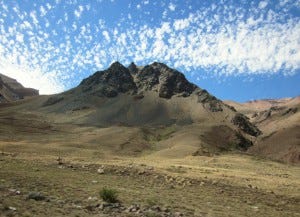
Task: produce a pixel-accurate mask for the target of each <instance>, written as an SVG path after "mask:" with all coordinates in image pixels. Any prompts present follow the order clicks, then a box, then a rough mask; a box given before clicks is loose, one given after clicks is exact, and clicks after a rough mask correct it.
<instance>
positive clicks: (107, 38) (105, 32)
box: [102, 30, 110, 42]
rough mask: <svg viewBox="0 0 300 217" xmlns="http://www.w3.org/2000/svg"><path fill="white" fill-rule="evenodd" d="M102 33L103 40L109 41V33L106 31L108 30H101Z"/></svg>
mask: <svg viewBox="0 0 300 217" xmlns="http://www.w3.org/2000/svg"><path fill="white" fill-rule="evenodd" d="M102 35H103V36H104V38H105V40H106V41H107V42H110V37H109V33H108V31H106V30H105V31H103V32H102Z"/></svg>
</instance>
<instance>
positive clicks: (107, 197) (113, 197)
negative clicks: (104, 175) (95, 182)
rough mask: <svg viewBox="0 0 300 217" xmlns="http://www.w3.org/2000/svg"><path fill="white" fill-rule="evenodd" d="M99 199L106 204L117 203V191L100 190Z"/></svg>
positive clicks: (109, 189)
mask: <svg viewBox="0 0 300 217" xmlns="http://www.w3.org/2000/svg"><path fill="white" fill-rule="evenodd" d="M100 197H101V198H102V199H103V200H104V201H105V202H108V203H116V202H118V199H117V198H118V194H117V191H116V190H115V189H111V188H106V187H104V188H102V189H101V191H100Z"/></svg>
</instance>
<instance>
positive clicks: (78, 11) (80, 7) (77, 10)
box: [74, 5, 84, 18]
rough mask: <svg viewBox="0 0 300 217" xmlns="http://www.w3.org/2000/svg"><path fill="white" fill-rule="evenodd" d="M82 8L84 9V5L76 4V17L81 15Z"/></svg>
mask: <svg viewBox="0 0 300 217" xmlns="http://www.w3.org/2000/svg"><path fill="white" fill-rule="evenodd" d="M83 10H84V7H83V6H82V5H79V6H78V9H76V10H75V11H74V14H75V16H76V17H77V18H80V17H81V14H82V12H83Z"/></svg>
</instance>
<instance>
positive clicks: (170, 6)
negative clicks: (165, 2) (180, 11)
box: [168, 3, 176, 11]
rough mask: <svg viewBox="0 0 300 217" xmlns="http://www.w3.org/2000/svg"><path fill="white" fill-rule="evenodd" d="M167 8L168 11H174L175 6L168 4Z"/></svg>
mask: <svg viewBox="0 0 300 217" xmlns="http://www.w3.org/2000/svg"><path fill="white" fill-rule="evenodd" d="M168 8H169V9H170V11H175V9H176V5H175V4H173V3H170V4H169V6H168Z"/></svg>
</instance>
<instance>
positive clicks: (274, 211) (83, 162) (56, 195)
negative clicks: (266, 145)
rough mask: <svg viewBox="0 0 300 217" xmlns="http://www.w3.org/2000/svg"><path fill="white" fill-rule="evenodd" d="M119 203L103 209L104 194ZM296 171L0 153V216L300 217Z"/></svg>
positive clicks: (225, 163) (200, 160)
mask: <svg viewBox="0 0 300 217" xmlns="http://www.w3.org/2000/svg"><path fill="white" fill-rule="evenodd" d="M103 187H107V188H112V189H115V190H117V192H118V199H119V203H117V204H108V203H105V202H104V201H103V200H102V199H101V198H100V196H99V191H100V190H101V189H102V188H103ZM299 192H300V168H299V167H296V166H289V165H284V164H280V163H276V162H272V161H267V160H262V159H258V158H254V157H251V156H247V155H240V154H230V155H219V156H213V157H203V156H198V157H187V158H183V159H165V160H163V159H158V158H154V157H147V156H145V157H135V158H125V157H124V158H121V157H112V158H110V159H109V158H103V159H100V160H99V159H97V160H96V159H90V158H86V157H72V158H71V157H67V156H66V157H63V158H62V160H61V161H60V163H58V161H57V156H53V155H43V156H39V155H32V154H29V153H27V154H26V153H17V152H5V151H4V152H2V153H0V216H272V217H276V216H278V217H279V216H300V212H299V204H300V195H299Z"/></svg>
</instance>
